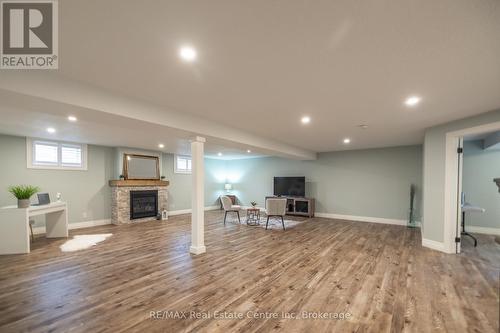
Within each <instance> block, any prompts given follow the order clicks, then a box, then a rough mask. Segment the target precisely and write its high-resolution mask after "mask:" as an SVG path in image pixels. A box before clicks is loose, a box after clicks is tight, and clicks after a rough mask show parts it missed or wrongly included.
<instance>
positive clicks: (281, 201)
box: [266, 198, 286, 230]
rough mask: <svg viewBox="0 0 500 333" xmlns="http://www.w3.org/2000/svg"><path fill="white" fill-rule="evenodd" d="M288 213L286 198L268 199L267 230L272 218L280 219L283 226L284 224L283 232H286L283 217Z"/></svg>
mask: <svg viewBox="0 0 500 333" xmlns="http://www.w3.org/2000/svg"><path fill="white" fill-rule="evenodd" d="M285 213H286V199H285V198H268V199H266V214H267V222H266V229H267V226H268V224H269V218H270V217H280V218H281V224H283V230H285V220H284V219H283V216H285Z"/></svg>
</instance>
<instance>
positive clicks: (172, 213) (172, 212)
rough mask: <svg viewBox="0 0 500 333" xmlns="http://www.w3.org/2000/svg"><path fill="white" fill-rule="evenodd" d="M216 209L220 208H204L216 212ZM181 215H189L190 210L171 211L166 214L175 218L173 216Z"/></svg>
mask: <svg viewBox="0 0 500 333" xmlns="http://www.w3.org/2000/svg"><path fill="white" fill-rule="evenodd" d="M218 209H220V206H205V210H218ZM182 214H191V208H189V209H179V210H171V211H169V212H168V216H175V215H182Z"/></svg>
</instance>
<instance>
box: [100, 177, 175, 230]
mask: <svg viewBox="0 0 500 333" xmlns="http://www.w3.org/2000/svg"><path fill="white" fill-rule="evenodd" d="M168 184H169V182H168V181H162V180H110V181H109V186H111V223H112V224H115V225H120V224H126V223H137V222H143V221H151V220H155V219H156V218H155V217H145V218H140V219H134V220H131V219H130V192H131V191H149V190H157V191H158V212H161V211H162V210H164V209H167V207H168V206H167V202H168V192H167V186H168Z"/></svg>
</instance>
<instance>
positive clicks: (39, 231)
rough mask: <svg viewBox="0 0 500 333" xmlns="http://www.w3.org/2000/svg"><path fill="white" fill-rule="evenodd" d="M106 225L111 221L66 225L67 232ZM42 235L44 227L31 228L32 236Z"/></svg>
mask: <svg viewBox="0 0 500 333" xmlns="http://www.w3.org/2000/svg"><path fill="white" fill-rule="evenodd" d="M106 224H111V219H104V220H94V221H84V222H75V223H68V228H69V230H72V229H81V228H89V227H96V226H99V225H106ZM44 233H45V226H43V227H36V228H33V234H35V235H39V234H44Z"/></svg>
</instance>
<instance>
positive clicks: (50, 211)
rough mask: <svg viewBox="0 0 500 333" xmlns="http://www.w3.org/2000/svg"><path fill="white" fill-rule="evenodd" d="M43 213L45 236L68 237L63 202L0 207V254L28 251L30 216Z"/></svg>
mask: <svg viewBox="0 0 500 333" xmlns="http://www.w3.org/2000/svg"><path fill="white" fill-rule="evenodd" d="M39 215H45V216H46V217H45V224H46V226H45V228H46V233H45V237H47V238H58V237H68V209H67V206H66V203H65V202H53V203H50V204H48V205H42V206H30V207H28V208H17V206H7V207H2V208H0V254H14V253H30V232H29V220H30V217H33V216H39Z"/></svg>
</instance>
